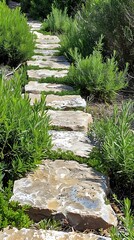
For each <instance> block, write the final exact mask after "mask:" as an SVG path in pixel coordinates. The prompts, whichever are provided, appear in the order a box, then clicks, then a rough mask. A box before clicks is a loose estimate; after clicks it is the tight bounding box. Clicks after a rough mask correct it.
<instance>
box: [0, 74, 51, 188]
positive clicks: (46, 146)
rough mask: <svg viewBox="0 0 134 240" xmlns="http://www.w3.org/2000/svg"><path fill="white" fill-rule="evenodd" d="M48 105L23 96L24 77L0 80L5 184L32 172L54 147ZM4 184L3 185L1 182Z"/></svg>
mask: <svg viewBox="0 0 134 240" xmlns="http://www.w3.org/2000/svg"><path fill="white" fill-rule="evenodd" d="M48 124H49V119H48V117H47V115H46V113H45V104H44V101H43V99H42V101H41V103H37V104H35V105H34V106H33V107H31V106H30V100H29V99H28V96H24V98H22V97H21V77H20V75H16V76H14V77H13V79H12V80H10V81H4V80H3V79H0V169H1V177H0V178H3V179H2V182H3V185H5V184H6V183H7V182H8V180H9V179H10V180H14V179H17V178H19V177H21V176H22V175H24V174H25V173H26V172H27V171H29V170H31V169H32V168H34V167H35V166H36V164H37V163H38V162H39V161H40V160H41V159H42V158H43V157H44V156H46V154H47V151H48V150H50V148H51V141H50V136H49V134H48ZM1 185H2V183H1Z"/></svg>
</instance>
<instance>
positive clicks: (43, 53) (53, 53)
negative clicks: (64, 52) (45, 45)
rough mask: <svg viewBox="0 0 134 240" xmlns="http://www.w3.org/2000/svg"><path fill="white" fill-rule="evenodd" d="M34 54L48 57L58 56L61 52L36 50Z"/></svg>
mask: <svg viewBox="0 0 134 240" xmlns="http://www.w3.org/2000/svg"><path fill="white" fill-rule="evenodd" d="M34 53H36V54H39V55H40V54H41V55H46V56H52V55H55V54H58V53H59V51H58V50H55V49H47V50H46V49H35V50H34Z"/></svg>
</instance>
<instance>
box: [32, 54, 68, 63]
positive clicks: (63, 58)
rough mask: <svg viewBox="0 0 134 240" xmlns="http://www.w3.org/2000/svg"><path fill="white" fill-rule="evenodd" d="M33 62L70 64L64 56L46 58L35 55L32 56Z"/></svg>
mask: <svg viewBox="0 0 134 240" xmlns="http://www.w3.org/2000/svg"><path fill="white" fill-rule="evenodd" d="M32 59H33V60H45V61H51V62H56V63H59V62H60V63H63V62H65V63H68V62H67V60H66V58H65V57H64V56H45V55H43V56H42V55H34V56H32Z"/></svg>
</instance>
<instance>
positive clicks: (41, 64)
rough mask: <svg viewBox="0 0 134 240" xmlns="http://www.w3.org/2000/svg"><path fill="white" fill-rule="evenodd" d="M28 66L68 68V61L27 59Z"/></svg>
mask: <svg viewBox="0 0 134 240" xmlns="http://www.w3.org/2000/svg"><path fill="white" fill-rule="evenodd" d="M27 65H28V66H37V67H39V68H52V69H53V68H54V69H69V67H70V64H69V62H67V61H66V62H53V61H43V60H32V61H27Z"/></svg>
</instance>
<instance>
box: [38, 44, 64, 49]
mask: <svg viewBox="0 0 134 240" xmlns="http://www.w3.org/2000/svg"><path fill="white" fill-rule="evenodd" d="M35 47H36V48H38V49H56V48H59V47H60V45H59V44H58V43H57V44H52V43H47V44H45V43H36V45H35Z"/></svg>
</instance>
